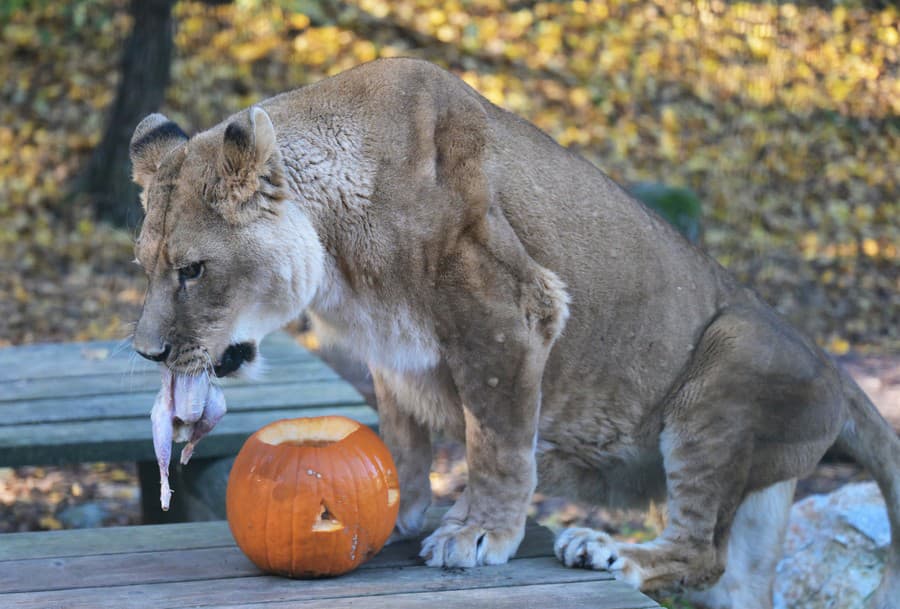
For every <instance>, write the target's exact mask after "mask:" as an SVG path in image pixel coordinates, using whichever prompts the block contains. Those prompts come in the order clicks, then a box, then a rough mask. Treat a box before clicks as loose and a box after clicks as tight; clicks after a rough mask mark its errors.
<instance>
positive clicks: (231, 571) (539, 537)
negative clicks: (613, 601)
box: [0, 522, 552, 593]
mask: <svg viewBox="0 0 900 609" xmlns="http://www.w3.org/2000/svg"><path fill="white" fill-rule="evenodd" d="M131 528H132V532H133V533H135V534H138V535H139V534H140V531H139V530H135V528H134V527H131ZM157 528H159V527H157ZM219 539H221V537H219ZM0 541H2V539H0ZM201 542H202V543H208V542H203V541H202V540H201ZM103 545H104V546H106V545H107V544H106V543H105V542H103ZM551 546H552V536H551V535H550V533H549V531H547V529H545V528H543V527H540V526H539V525H537V524H536V523H533V522H532V523H530V525H529V526H528V527H527V529H526V534H525V540H524V541H523V543H522V546H521V548H520V549H519V552H518V553H517V559H520V558H539V557H542V556H543V557H547V556H549V555H550V553H551V550H550V548H551ZM419 547H420V540H416V541H409V542H404V543H398V544H393V545H390V546H387V547H385V548H384V549H382V551H381V552H380V553H379V554H378V555H377V556H376V557H375V558H373V559H372V560H370V561H369V562H367V563H365V564H363V565H362V566H361V567H360V568H365V569H374V568H386V567H392V568H393V567H411V566H415V565H420V564H421V562H422V561H421V559H419V558H418V552H419ZM0 548H2V546H0ZM0 551H2V550H0ZM2 556H3V554H2V553H0V557H2ZM179 564H180V565H191V568H190V569H184V570H183V571H181V572H179V573H177V579H178V581H194V580H202V579H228V578H232V577H248V576H256V575H261V573H260V571H259V570H258V569H257V568H256V567H255V566H254V565H253V564H252V563H251V562H250V561H249V560H248V559H247V558H246V557H245V556H244V554H243V553H242V552H241V551H240V549H238V547H237V546H236V545H235V544H234V541H231V540H230V537H229V543H228V544H227V545H225V546H221V547H204V548H188V547H172V548H169V549H167V550H164V551H158V550H157V551H147V550H146V546H144V549H142V550H141V551H137V550H135V549H133V548H132V550H131V551H129V552H127V553H117V554H116V555H115V557H113V556H111V555H110V554H109V553H96V554H91V555H78V556H67V557H58V556H54V557H48V558H35V559H22V558H19V559H17V560H5V561H4V560H0V592H4V593H11V592H33V591H47V590H65V589H75V588H91V587H98V586H125V585H136V584H151V583H160V582H167V581H171V580H172V578H173V576H175V575H174V569H173V565H179Z"/></svg>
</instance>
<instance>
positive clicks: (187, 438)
mask: <svg viewBox="0 0 900 609" xmlns="http://www.w3.org/2000/svg"><path fill="white" fill-rule="evenodd" d="M224 415H225V396H224V394H223V393H222V389H221V388H220V387H219V386H218V385H214V384H212V383H211V382H210V379H209V375H208V374H206V373H201V374H198V375H186V374H173V373H172V371H171V370H169V369H168V368H166V367H165V366H163V367H162V387H161V388H160V390H159V393H158V394H157V395H156V402H155V403H154V404H153V410H152V411H151V412H150V420H151V422H152V424H153V448H154V450H155V451H156V461H157V463H159V480H160V491H159V502H160V505H161V506H162V509H163V510H168V509H169V501H170V499H171V498H172V490H171V489H170V488H169V462H170V461H171V457H172V441H173V440H174V441H175V442H187V444H185V446H184V448H183V449H182V450H181V464H182V465H185V464H187V462H188V461H189V460H190V458H191V455H192V454H193V453H194V447H195V446H196V445H197V442H199V441H200V439H201V438H203V436H205V435H206V434H208V433H209V432H210V431H212V428H213V427H215V426H216V423H218V422H219V419H221V418H222V417H223V416H224Z"/></svg>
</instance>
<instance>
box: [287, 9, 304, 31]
mask: <svg viewBox="0 0 900 609" xmlns="http://www.w3.org/2000/svg"><path fill="white" fill-rule="evenodd" d="M288 23H290V24H291V27H292V28H294V29H295V30H305V29H306V28H308V27H309V17H307V16H306V15H304V14H303V13H293V14H291V16H290V17H288Z"/></svg>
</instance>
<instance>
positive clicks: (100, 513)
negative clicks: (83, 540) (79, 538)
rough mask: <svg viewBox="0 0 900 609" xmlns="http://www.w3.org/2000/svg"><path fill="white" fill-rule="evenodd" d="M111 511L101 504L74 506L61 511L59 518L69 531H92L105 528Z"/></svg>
mask: <svg viewBox="0 0 900 609" xmlns="http://www.w3.org/2000/svg"><path fill="white" fill-rule="evenodd" d="M107 516H109V511H108V510H107V509H106V508H104V507H103V506H102V505H100V504H99V503H82V504H80V505H72V506H69V507H67V508H66V509H64V510H63V511H61V512H60V513H59V514H58V515H57V518H58V519H59V521H60V522H61V523H63V526H65V527H66V528H67V529H90V528H94V527H101V526H103V521H104V520H105V519H106V518H107Z"/></svg>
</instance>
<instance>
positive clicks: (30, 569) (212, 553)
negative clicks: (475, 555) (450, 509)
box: [0, 511, 659, 609]
mask: <svg viewBox="0 0 900 609" xmlns="http://www.w3.org/2000/svg"><path fill="white" fill-rule="evenodd" d="M429 516H430V518H429V520H430V522H431V523H432V525H433V524H434V523H435V522H436V520H437V518H438V516H439V514H438V512H437V511H432V512H430V514H429ZM418 548H419V543H418V541H412V542H406V543H401V544H396V545H391V546H387V547H386V548H385V549H384V550H382V551H381V553H379V554H378V555H377V556H376V557H374V558H373V559H372V560H371V561H369V562H368V563H365V564H363V565H362V566H361V567H360V568H359V569H357V570H356V571H354V572H352V573H349V574H347V575H343V576H341V577H336V578H327V579H314V580H291V579H286V578H281V577H274V576H269V575H264V574H262V573H261V572H260V571H259V570H258V569H257V568H256V567H255V566H253V564H252V563H250V561H249V560H248V559H247V558H246V557H245V556H244V555H243V554H242V553H241V551H240V550H239V549H238V548H237V546H236V545H235V544H234V540H233V539H232V537H231V533H230V532H229V530H228V525H227V523H226V522H223V521H217V522H195V523H184V524H166V525H146V526H138V527H120V528H110V529H80V530H72V531H50V532H41V533H12V534H7V535H0V607H9V608H13V607H14V608H16V609H98V608H101V607H110V608H113V607H114V608H115V609H167V608H179V609H181V608H184V607H197V608H201V607H202V608H204V609H212V608H218V609H226V608H227V609H239V608H243V609H251V608H252V609H276V608H278V609H287V608H289V607H290V608H296V609H341V608H345V607H346V608H351V607H354V608H366V609H388V608H389V609H406V608H410V609H413V608H416V609H418V608H421V607H434V608H439V609H454V608H460V609H463V608H464V609H472V608H481V607H489V608H496V609H506V608H508V609H526V608H531V607H534V608H553V609H555V608H565V609H587V608H591V609H650V608H653V607H659V605H657V604H656V603H655V602H653V601H652V600H651V599H649V598H647V597H646V596H644V595H642V594H640V593H639V592H636V591H635V590H633V589H632V588H631V587H629V586H627V585H626V584H623V583H621V582H618V581H616V580H614V579H613V578H612V577H611V576H610V575H609V574H608V573H606V572H602V571H590V570H584V569H567V568H565V567H563V566H562V565H561V564H560V563H559V562H558V561H557V560H556V558H555V557H554V556H553V555H552V536H551V534H550V532H549V531H548V530H547V529H545V528H543V527H540V526H538V525H536V524H534V523H529V525H528V528H527V531H526V535H525V540H524V541H523V543H522V546H521V548H520V549H519V552H518V555H517V556H516V558H515V559H514V560H512V561H511V562H510V563H509V564H506V565H501V566H493V567H480V568H476V569H435V568H430V567H426V566H424V565H423V564H422V562H421V560H420V559H418V558H417V557H416V554H417V553H418Z"/></svg>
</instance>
